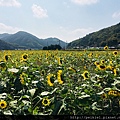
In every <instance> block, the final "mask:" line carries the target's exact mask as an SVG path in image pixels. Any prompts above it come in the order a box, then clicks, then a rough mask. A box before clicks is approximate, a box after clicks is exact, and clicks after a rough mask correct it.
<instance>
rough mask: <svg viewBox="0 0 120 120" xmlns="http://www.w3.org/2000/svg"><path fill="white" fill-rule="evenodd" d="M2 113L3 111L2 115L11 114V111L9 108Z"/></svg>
mask: <svg viewBox="0 0 120 120" xmlns="http://www.w3.org/2000/svg"><path fill="white" fill-rule="evenodd" d="M3 113H4V115H12V113H11V111H10V110H7V111H4V112H3ZM7 119H8V118H7Z"/></svg>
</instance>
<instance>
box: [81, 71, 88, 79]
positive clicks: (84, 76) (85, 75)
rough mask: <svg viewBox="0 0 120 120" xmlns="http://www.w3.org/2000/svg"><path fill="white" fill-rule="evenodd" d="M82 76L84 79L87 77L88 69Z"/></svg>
mask: <svg viewBox="0 0 120 120" xmlns="http://www.w3.org/2000/svg"><path fill="white" fill-rule="evenodd" d="M82 76H83V78H84V80H86V79H89V72H88V71H84V73H83V74H82Z"/></svg>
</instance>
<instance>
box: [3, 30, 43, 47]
mask: <svg viewBox="0 0 120 120" xmlns="http://www.w3.org/2000/svg"><path fill="white" fill-rule="evenodd" d="M1 39H2V40H4V41H5V42H8V43H11V44H13V45H15V46H20V47H25V48H27V49H41V48H42V47H43V45H44V42H43V40H40V39H39V38H37V37H36V36H33V35H32V34H30V33H27V32H23V31H19V32H17V33H15V34H12V35H10V36H7V37H3V38H1Z"/></svg>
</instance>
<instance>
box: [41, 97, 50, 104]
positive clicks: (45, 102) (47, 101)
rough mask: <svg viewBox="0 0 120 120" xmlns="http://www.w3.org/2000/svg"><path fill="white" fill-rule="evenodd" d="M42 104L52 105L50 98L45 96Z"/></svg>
mask: <svg viewBox="0 0 120 120" xmlns="http://www.w3.org/2000/svg"><path fill="white" fill-rule="evenodd" d="M42 105H44V106H49V105H50V99H48V98H43V100H42Z"/></svg>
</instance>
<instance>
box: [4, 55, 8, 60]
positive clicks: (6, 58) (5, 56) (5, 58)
mask: <svg viewBox="0 0 120 120" xmlns="http://www.w3.org/2000/svg"><path fill="white" fill-rule="evenodd" d="M8 60H9V55H7V54H5V55H4V61H5V62H6V61H8Z"/></svg>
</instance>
